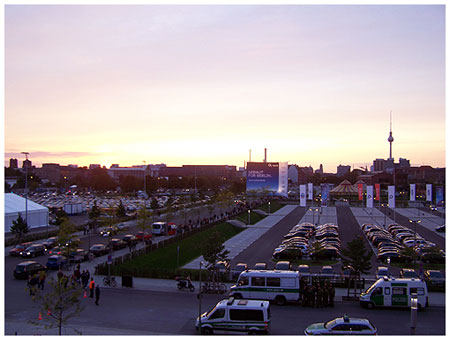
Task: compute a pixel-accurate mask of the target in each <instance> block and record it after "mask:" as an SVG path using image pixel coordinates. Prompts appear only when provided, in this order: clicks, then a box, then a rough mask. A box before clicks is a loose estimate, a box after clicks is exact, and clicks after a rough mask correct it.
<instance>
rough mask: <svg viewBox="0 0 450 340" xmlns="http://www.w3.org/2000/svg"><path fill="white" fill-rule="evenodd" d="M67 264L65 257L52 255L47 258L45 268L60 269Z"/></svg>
mask: <svg viewBox="0 0 450 340" xmlns="http://www.w3.org/2000/svg"><path fill="white" fill-rule="evenodd" d="M67 263H68V260H67V257H65V256H61V255H52V256H50V257H49V258H48V260H47V264H46V266H47V268H48V269H60V268H62V267H64V266H65V265H67Z"/></svg>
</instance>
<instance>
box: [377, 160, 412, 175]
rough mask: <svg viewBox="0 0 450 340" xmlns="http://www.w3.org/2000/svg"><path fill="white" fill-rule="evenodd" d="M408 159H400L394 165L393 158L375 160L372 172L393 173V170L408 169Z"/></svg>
mask: <svg viewBox="0 0 450 340" xmlns="http://www.w3.org/2000/svg"><path fill="white" fill-rule="evenodd" d="M410 167H411V166H410V162H409V159H406V158H400V159H399V162H398V163H395V161H394V159H393V158H388V159H382V158H377V159H375V160H374V161H373V166H372V168H371V169H372V171H374V172H377V171H391V172H392V171H393V170H394V169H408V168H410Z"/></svg>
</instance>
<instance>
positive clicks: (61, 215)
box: [55, 208, 67, 225]
mask: <svg viewBox="0 0 450 340" xmlns="http://www.w3.org/2000/svg"><path fill="white" fill-rule="evenodd" d="M55 215H56V219H55V224H56V225H61V223H63V222H64V220H66V219H67V214H66V212H65V211H64V210H63V209H61V208H60V209H57V210H56V213H55Z"/></svg>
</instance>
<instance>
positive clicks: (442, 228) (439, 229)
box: [435, 224, 445, 233]
mask: <svg viewBox="0 0 450 340" xmlns="http://www.w3.org/2000/svg"><path fill="white" fill-rule="evenodd" d="M435 230H436V231H437V232H438V233H445V224H443V225H441V226H439V227H436V229H435Z"/></svg>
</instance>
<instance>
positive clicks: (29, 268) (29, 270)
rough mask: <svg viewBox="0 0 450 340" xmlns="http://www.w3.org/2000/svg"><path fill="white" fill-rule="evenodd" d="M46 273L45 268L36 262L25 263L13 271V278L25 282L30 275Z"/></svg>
mask: <svg viewBox="0 0 450 340" xmlns="http://www.w3.org/2000/svg"><path fill="white" fill-rule="evenodd" d="M43 270H45V271H47V267H46V266H44V265H42V264H40V263H39V262H36V261H25V262H21V263H19V264H18V265H17V266H16V268H15V269H14V277H15V278H16V279H21V280H26V279H28V277H29V276H30V275H34V274H36V273H39V272H40V271H43Z"/></svg>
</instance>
